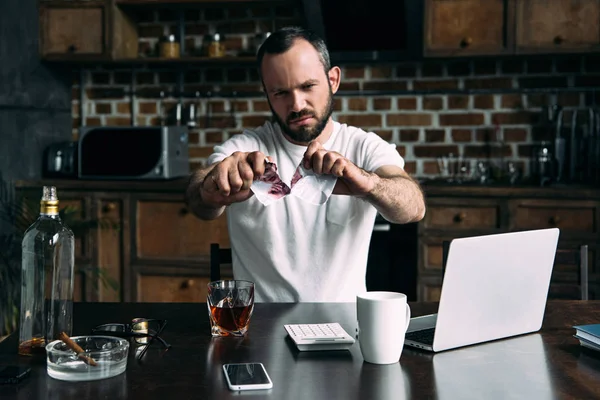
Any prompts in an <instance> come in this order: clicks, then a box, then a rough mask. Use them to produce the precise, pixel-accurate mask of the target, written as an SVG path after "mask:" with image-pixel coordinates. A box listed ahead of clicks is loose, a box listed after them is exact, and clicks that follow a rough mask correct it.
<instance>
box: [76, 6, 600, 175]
mask: <svg viewBox="0 0 600 400" xmlns="http://www.w3.org/2000/svg"><path fill="white" fill-rule="evenodd" d="M138 20H139V21H140V25H139V26H140V36H141V39H140V52H141V53H144V52H148V51H149V49H152V48H153V46H154V45H155V43H156V41H157V37H159V36H160V35H161V34H162V32H163V26H165V25H166V26H174V23H175V20H176V15H175V14H173V13H171V12H166V11H165V12H154V13H152V12H150V13H146V14H140V15H139V16H138ZM219 21H220V22H219ZM299 21H300V17H299V13H298V10H295V9H293V8H289V7H287V8H286V7H277V8H268V7H255V8H252V9H244V10H241V9H237V8H231V9H227V8H222V7H221V8H213V9H207V10H196V11H194V12H190V13H186V31H187V33H188V35H187V36H186V47H187V48H196V50H195V51H196V52H199V51H201V45H202V38H203V35H205V34H206V33H210V32H214V31H218V32H220V33H222V34H224V36H225V39H226V43H227V46H228V49H229V50H230V51H231V52H237V51H243V50H247V49H249V46H250V44H251V41H252V37H253V35H254V34H255V33H256V32H266V31H270V30H272V29H273V28H276V27H279V26H283V25H288V24H295V23H298V22H299ZM598 61H600V59H599V58H598V57H597V56H596V57H594V56H581V57H570V58H566V57H555V58H541V57H529V58H527V59H525V60H523V59H520V60H517V59H496V58H481V59H476V60H452V61H444V62H441V61H425V62H419V63H402V64H391V65H360V66H351V67H343V68H342V70H343V74H342V86H341V90H342V91H344V90H369V91H383V90H388V91H389V90H438V91H440V93H439V94H428V95H415V94H407V95H401V96H398V95H374V96H355V97H354V96H343V95H338V96H336V101H335V113H334V117H335V118H336V119H337V120H338V121H340V122H345V123H348V124H352V125H357V126H360V127H362V128H364V129H366V130H372V131H374V132H377V133H378V134H379V135H381V137H383V138H384V139H385V140H388V141H390V142H393V143H396V144H397V145H398V151H399V152H400V153H401V154H402V155H403V156H404V157H405V159H406V161H407V164H406V165H407V167H406V168H407V170H408V171H409V172H410V173H412V174H414V175H416V176H419V177H433V176H435V175H436V174H437V173H438V170H437V162H436V158H437V157H440V156H446V155H448V154H449V153H453V154H455V155H462V156H464V157H465V158H468V159H481V158H486V157H490V156H491V157H492V158H493V157H495V156H499V155H500V154H501V155H503V156H504V157H506V159H509V160H513V161H515V162H517V164H518V165H519V166H520V167H521V168H522V169H523V172H524V173H525V174H527V173H528V160H529V157H530V155H531V153H532V147H533V146H534V145H535V143H537V142H539V141H540V140H542V139H543V138H547V137H548V132H545V131H543V130H541V129H539V128H538V127H537V125H538V122H539V119H540V116H541V107H542V106H544V105H547V104H551V103H553V102H555V101H556V102H558V103H559V104H561V105H563V106H564V107H566V108H567V109H576V108H582V107H585V106H586V105H589V104H590V103H591V101H592V95H591V94H586V93H584V92H583V91H581V92H579V91H574V92H564V93H558V94H556V95H554V94H552V95H551V94H542V93H524V92H521V93H502V91H503V90H506V89H527V90H531V89H535V88H548V87H552V88H556V87H558V88H582V87H586V86H591V85H594V86H596V85H600V74H595V72H597V71H600V69H599V68H598V66H597V65H599V64H598ZM183 77H184V90H185V91H186V92H192V93H193V92H194V91H195V90H199V91H201V92H202V93H205V92H206V91H209V90H210V91H212V92H213V93H214V92H215V90H216V91H218V90H221V91H222V92H230V91H231V90H236V91H239V92H243V91H259V90H260V83H259V81H258V76H257V73H256V71H255V69H254V66H252V65H237V66H236V65H225V66H223V65H220V66H217V65H212V66H211V65H201V64H198V65H194V66H188V67H187V69H186V71H185V72H184V74H183ZM132 79H133V81H134V82H135V88H136V91H138V92H141V93H142V94H141V95H138V96H136V100H135V106H134V107H135V115H136V123H137V124H138V125H148V124H158V123H160V121H159V118H158V116H157V113H158V108H159V101H158V97H159V95H158V94H159V92H160V91H161V90H167V91H168V90H171V89H174V88H176V83H177V72H176V70H175V69H174V68H169V67H165V66H158V65H148V66H146V67H144V69H143V70H137V71H134V72H132V71H131V69H115V68H114V67H113V68H111V69H99V68H94V69H89V70H86V71H84V84H85V96H84V104H83V107H82V108H83V111H84V117H83V118H84V121H83V122H84V123H85V125H129V124H130V112H131V106H130V98H129V96H128V95H124V94H123V93H122V91H123V90H126V91H127V90H129V89H130V88H131V86H130V85H131V82H132ZM79 84H80V83H79V82H78V81H76V82H74V85H73V116H74V118H73V129H74V134H75V135H76V128H77V127H78V126H79V124H80V121H81V118H82V116H81V115H80V114H79V108H80V107H79ZM461 89H491V90H492V93H489V94H468V93H467V94H453V93H452V91H455V90H461ZM444 91H446V92H445V93H444ZM599 100H600V98H599ZM166 103H168V105H169V106H171V107H172V106H173V105H174V104H175V99H169V100H168V101H167V102H166ZM200 106H201V107H200V115H201V118H200V120H199V127H198V128H196V129H193V130H192V133H191V136H190V140H191V143H190V144H191V148H190V153H189V156H190V160H191V163H192V164H193V166H197V165H201V163H202V162H203V161H205V159H206V157H207V156H208V155H209V154H210V152H211V150H212V147H213V146H214V145H215V144H218V143H220V142H222V141H223V140H226V139H227V138H228V137H230V136H231V135H233V134H235V133H238V132H240V131H241V130H242V129H243V128H251V127H255V126H257V125H259V124H261V123H262V122H263V121H264V120H265V119H266V118H269V117H270V111H269V107H268V105H267V103H266V101H265V100H264V98H263V97H255V98H242V97H239V98H235V99H231V98H219V97H218V95H214V96H213V97H211V98H210V99H206V98H204V99H202V100H201V101H200ZM232 107H233V108H232ZM207 110H210V115H209V117H206V113H207ZM565 120H566V121H570V118H569V115H568V114H566V115H565ZM495 124H497V125H498V127H499V129H501V130H502V133H503V134H504V138H505V142H506V143H505V145H504V147H503V148H502V149H500V148H498V147H497V146H496V145H495V143H494V137H495V136H494V127H495Z"/></svg>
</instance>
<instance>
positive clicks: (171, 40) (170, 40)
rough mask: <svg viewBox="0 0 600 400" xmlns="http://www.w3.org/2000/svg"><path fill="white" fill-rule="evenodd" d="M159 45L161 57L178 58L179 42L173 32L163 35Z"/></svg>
mask: <svg viewBox="0 0 600 400" xmlns="http://www.w3.org/2000/svg"><path fill="white" fill-rule="evenodd" d="M159 47H160V56H161V57H162V58H179V56H180V50H179V42H178V41H177V39H176V37H175V35H173V34H169V35H165V36H163V38H162V39H161V41H160V44H159Z"/></svg>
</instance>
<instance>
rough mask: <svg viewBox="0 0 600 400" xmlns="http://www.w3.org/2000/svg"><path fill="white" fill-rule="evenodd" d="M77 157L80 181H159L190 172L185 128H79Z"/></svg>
mask: <svg viewBox="0 0 600 400" xmlns="http://www.w3.org/2000/svg"><path fill="white" fill-rule="evenodd" d="M78 154H79V162H78V176H79V177H80V178H83V179H115V180H138V179H141V180H153V179H154V180H161V179H173V178H178V177H184V176H187V175H188V174H189V171H190V170H189V160H188V129H187V127H185V126H156V127H135V126H128V127H82V128H80V130H79V146H78Z"/></svg>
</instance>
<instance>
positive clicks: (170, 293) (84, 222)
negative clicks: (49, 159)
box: [16, 180, 233, 302]
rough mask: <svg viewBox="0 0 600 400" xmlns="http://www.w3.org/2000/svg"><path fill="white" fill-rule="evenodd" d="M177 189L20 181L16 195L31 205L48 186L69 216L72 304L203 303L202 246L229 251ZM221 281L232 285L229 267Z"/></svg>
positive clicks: (206, 265) (206, 268) (206, 262)
mask: <svg viewBox="0 0 600 400" xmlns="http://www.w3.org/2000/svg"><path fill="white" fill-rule="evenodd" d="M185 183H186V182H185V180H176V181H168V182H106V181H79V180H56V181H43V182H41V181H40V182H22V181H20V182H17V183H16V191H17V194H18V195H19V196H21V197H27V198H28V199H33V200H34V201H36V200H37V201H38V202H39V200H38V199H39V197H40V194H41V191H42V186H44V185H52V186H56V188H57V191H58V195H59V199H60V204H61V207H62V208H63V209H64V208H65V207H71V209H72V210H74V214H73V216H74V217H75V220H76V221H78V222H76V223H74V226H73V227H72V228H74V231H75V234H76V235H75V236H76V267H77V271H79V272H78V273H77V275H76V287H75V300H76V301H110V302H115V301H116V302H119V301H128V302H129V301H134V302H164V301H167V302H204V301H206V291H207V287H206V284H207V283H208V281H209V277H210V243H219V244H220V245H221V246H223V247H229V246H230V243H229V236H228V233H227V220H226V216H225V214H224V215H222V216H221V217H220V218H218V219H216V220H214V221H201V220H199V219H198V218H196V217H195V216H193V215H192V214H191V213H190V212H189V211H188V210H187V208H186V206H185V204H184V201H183V193H184V190H185ZM82 226H90V228H89V229H81V227H82ZM78 227H79V228H78ZM98 271H99V272H98ZM221 275H222V276H223V277H224V278H230V277H232V276H233V273H232V270H231V265H225V266H223V268H222V269H221ZM110 282H114V283H115V284H116V285H117V286H116V289H113V288H112V287H111V286H110V284H108V283H110Z"/></svg>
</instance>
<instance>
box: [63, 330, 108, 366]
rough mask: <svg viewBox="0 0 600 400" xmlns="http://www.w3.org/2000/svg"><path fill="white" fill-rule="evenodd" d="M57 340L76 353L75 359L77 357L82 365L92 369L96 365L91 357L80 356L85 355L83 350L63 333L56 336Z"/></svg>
mask: <svg viewBox="0 0 600 400" xmlns="http://www.w3.org/2000/svg"><path fill="white" fill-rule="evenodd" d="M58 338H59V339H60V340H62V341H63V342H64V343H65V344H66V345H67V346H68V347H69V348H70V349H71V350H73V351H74V352H75V353H77V357H79V358H80V359H81V360H83V362H84V363H86V364H88V365H91V366H94V367H95V366H96V365H98V364H97V363H96V361H94V359H93V358H92V357H88V356H86V355H85V354H82V353H85V351H83V349H82V348H81V347H80V346H79V345H78V344H77V343H75V342H74V341H73V340H71V338H70V337H69V335H67V334H66V333H64V332H61V333H60V334H59V335H58Z"/></svg>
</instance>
